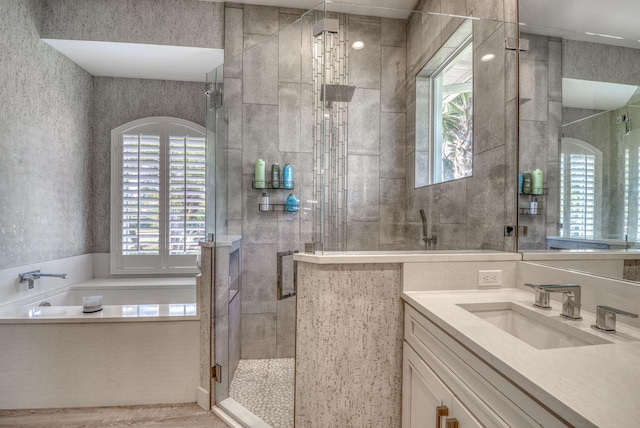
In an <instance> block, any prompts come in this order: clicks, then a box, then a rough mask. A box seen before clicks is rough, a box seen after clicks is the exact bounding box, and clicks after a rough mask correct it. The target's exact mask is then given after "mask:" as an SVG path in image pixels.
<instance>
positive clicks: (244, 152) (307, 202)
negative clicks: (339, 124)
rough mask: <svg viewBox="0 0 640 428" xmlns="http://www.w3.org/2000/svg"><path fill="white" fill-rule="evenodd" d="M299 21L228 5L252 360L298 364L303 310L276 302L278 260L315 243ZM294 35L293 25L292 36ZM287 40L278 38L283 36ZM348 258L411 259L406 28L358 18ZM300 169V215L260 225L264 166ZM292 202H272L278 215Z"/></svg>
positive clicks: (228, 98)
mask: <svg viewBox="0 0 640 428" xmlns="http://www.w3.org/2000/svg"><path fill="white" fill-rule="evenodd" d="M303 12H304V11H301V10H297V9H286V8H272V7H264V6H253V5H241V4H232V3H227V4H226V8H225V20H226V22H225V43H226V45H225V57H226V58H225V79H224V85H225V103H227V109H228V110H227V111H228V117H229V123H228V130H229V132H228V146H229V150H228V159H229V168H228V170H229V173H230V176H229V189H228V191H229V195H230V196H229V204H228V228H229V229H228V233H230V234H235V233H237V234H241V235H242V245H243V248H242V250H243V301H242V310H243V316H242V335H243V338H242V358H272V357H290V356H293V351H294V348H293V346H294V341H293V339H294V332H293V329H294V314H295V312H294V310H295V299H293V298H292V299H287V300H282V301H277V300H276V299H275V291H276V288H275V287H276V286H275V281H276V252H277V251H285V250H291V249H299V250H302V249H303V247H304V243H305V242H311V240H312V222H313V217H312V211H311V207H312V205H311V204H312V202H311V201H312V199H313V176H312V152H313V127H312V124H313V92H312V91H313V85H312V83H313V81H312V69H311V67H312V64H313V62H312V57H311V55H312V49H311V46H312V41H313V40H312V34H311V32H312V26H313V23H314V22H315V20H316V19H318V18H319V17H318V16H316V15H307V16H305V17H303V18H302V20H301V21H298V22H295V23H294V21H296V19H298V17H299V16H300V15H301V14H302V13H303ZM291 23H293V24H292V25H290V24H291ZM276 32H279V34H277V35H275V36H271V35H273V34H274V33H276ZM348 38H349V40H351V41H353V40H364V41H365V43H366V45H367V48H366V49H364V50H362V51H351V52H349V82H348V83H349V84H350V85H355V86H356V91H355V94H354V97H353V100H352V101H351V103H349V105H348V116H349V127H348V139H349V164H348V169H349V171H350V174H349V182H348V189H349V197H348V200H349V203H348V226H347V229H348V233H349V235H348V242H349V249H358V250H377V249H397V248H403V239H404V234H403V231H404V228H403V220H404V214H403V204H404V196H403V186H404V174H405V173H404V157H403V153H404V133H405V128H404V125H405V120H406V114H405V110H406V109H405V99H406V84H405V75H406V59H405V58H406V48H405V45H406V22H405V21H402V20H393V19H380V18H370V17H360V16H352V15H350V16H349V17H348ZM258 158H262V159H264V160H265V161H266V164H267V169H269V167H270V165H271V163H273V162H276V161H277V162H279V164H280V167H281V168H282V166H283V165H284V163H286V162H288V163H290V164H291V165H293V168H294V179H295V182H296V183H295V187H296V188H295V190H294V192H293V193H295V194H296V195H297V196H298V198H299V200H300V204H301V205H300V207H301V210H300V212H299V213H298V214H288V213H272V212H269V213H261V212H258V202H259V198H260V193H261V191H259V190H255V189H252V188H251V180H252V178H253V168H254V162H255V161H256V159H258ZM287 194H288V192H286V191H284V190H270V191H269V195H270V198H271V202H272V203H278V202H279V203H282V202H283V201H284V199H285V198H286V196H287Z"/></svg>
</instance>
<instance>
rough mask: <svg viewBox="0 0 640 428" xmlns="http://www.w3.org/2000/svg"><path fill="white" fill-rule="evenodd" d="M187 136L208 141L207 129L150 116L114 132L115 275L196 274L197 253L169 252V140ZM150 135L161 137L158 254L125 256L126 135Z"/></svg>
mask: <svg viewBox="0 0 640 428" xmlns="http://www.w3.org/2000/svg"><path fill="white" fill-rule="evenodd" d="M174 130H179V133H178V135H180V136H183V135H185V132H186V133H188V136H192V137H196V138H202V139H205V138H206V130H205V128H204V127H202V126H200V125H198V124H196V123H193V122H190V121H187V120H184V119H179V118H175V117H165V116H161V117H147V118H143V119H138V120H134V121H131V122H128V123H125V124H123V125H121V126H119V127H117V128H115V129H113V130H112V131H111V197H110V201H111V221H110V226H111V232H110V240H111V250H110V261H111V263H110V265H111V266H110V272H111V274H113V275H120V274H133V275H194V274H197V273H198V272H199V271H198V268H197V265H196V259H197V254H180V255H177V254H171V252H170V229H171V226H170V222H171V220H170V218H169V216H170V209H171V198H170V191H171V189H170V186H169V178H170V177H169V174H170V170H171V167H170V165H169V161H170V158H169V150H170V137H174V136H176V135H174V134H176V132H174ZM132 132H134V133H137V134H143V133H144V134H151V133H153V135H154V136H155V135H158V136H159V137H160V143H159V148H160V154H159V162H160V167H159V181H160V185H159V187H160V197H159V206H160V208H159V223H160V231H159V246H160V249H159V254H157V255H124V254H123V233H122V222H123V199H124V197H123V150H124V149H123V136H124V135H125V134H126V133H132ZM205 150H206V146H205Z"/></svg>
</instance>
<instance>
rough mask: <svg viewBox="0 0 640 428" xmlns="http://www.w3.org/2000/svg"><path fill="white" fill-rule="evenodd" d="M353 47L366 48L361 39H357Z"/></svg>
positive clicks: (357, 48) (356, 48)
mask: <svg viewBox="0 0 640 428" xmlns="http://www.w3.org/2000/svg"><path fill="white" fill-rule="evenodd" d="M351 47H352V48H354V49H355V50H360V49H362V48H364V42H363V41H360V40H358V41H355V42H353V44H352V45H351Z"/></svg>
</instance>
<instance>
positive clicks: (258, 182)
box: [253, 159, 265, 189]
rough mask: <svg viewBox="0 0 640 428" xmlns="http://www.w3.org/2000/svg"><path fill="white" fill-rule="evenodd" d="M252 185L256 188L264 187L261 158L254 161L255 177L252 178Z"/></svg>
mask: <svg viewBox="0 0 640 428" xmlns="http://www.w3.org/2000/svg"><path fill="white" fill-rule="evenodd" d="M253 187H255V188H256V189H264V187H265V178H264V161H263V160H262V159H258V160H257V161H256V166H255V177H254V179H253Z"/></svg>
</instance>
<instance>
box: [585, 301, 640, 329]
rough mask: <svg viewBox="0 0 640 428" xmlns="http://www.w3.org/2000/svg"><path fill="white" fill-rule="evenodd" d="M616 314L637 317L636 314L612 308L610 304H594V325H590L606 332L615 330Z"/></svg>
mask: <svg viewBox="0 0 640 428" xmlns="http://www.w3.org/2000/svg"><path fill="white" fill-rule="evenodd" d="M616 314H617V315H622V316H625V317H631V318H638V314H634V313H632V312H627V311H623V310H622V309H618V308H612V307H611V306H601V305H598V306H596V325H594V326H592V327H594V328H597V329H598V330H602V331H606V332H607V333H615V332H616Z"/></svg>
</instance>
